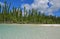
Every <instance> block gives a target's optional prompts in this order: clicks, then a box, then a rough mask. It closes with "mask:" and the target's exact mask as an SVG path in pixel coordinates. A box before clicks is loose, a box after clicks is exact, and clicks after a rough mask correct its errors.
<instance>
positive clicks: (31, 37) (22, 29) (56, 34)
mask: <svg viewBox="0 0 60 39" xmlns="http://www.w3.org/2000/svg"><path fill="white" fill-rule="evenodd" d="M0 39H60V27H43V26H37V25H36V26H30V25H29V26H22V25H0Z"/></svg>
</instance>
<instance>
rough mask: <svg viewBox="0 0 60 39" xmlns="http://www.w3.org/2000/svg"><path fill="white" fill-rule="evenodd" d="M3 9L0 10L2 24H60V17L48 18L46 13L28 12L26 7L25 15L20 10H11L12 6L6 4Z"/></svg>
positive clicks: (33, 10)
mask: <svg viewBox="0 0 60 39" xmlns="http://www.w3.org/2000/svg"><path fill="white" fill-rule="evenodd" d="M4 3H5V5H4V7H3V8H1V5H0V8H1V10H2V12H0V23H19V24H28V23H29V24H31V23H32V24H60V17H56V16H52V15H50V16H47V15H45V14H44V13H41V12H38V11H37V10H36V9H32V10H29V11H27V10H26V7H24V14H23V12H22V10H21V9H20V8H16V7H13V8H12V10H10V5H8V4H7V2H4Z"/></svg>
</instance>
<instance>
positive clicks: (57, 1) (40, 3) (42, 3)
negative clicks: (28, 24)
mask: <svg viewBox="0 0 60 39" xmlns="http://www.w3.org/2000/svg"><path fill="white" fill-rule="evenodd" d="M48 2H49V3H50V4H51V5H52V6H51V7H50V8H49V6H48V4H47V3H48ZM24 6H26V7H27V9H31V8H34V9H38V10H40V11H43V12H45V13H46V12H47V13H49V14H53V11H55V10H58V9H59V8H60V0H34V2H33V3H32V4H31V5H29V4H24Z"/></svg>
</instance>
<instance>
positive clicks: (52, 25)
mask: <svg viewBox="0 0 60 39" xmlns="http://www.w3.org/2000/svg"><path fill="white" fill-rule="evenodd" d="M0 25H17V26H51V27H54V26H59V27H60V24H15V23H13V24H0Z"/></svg>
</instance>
